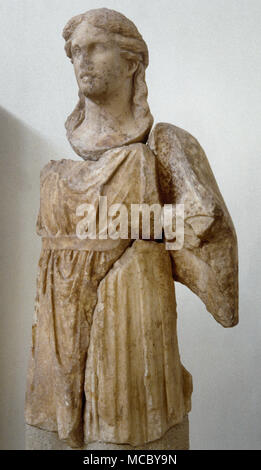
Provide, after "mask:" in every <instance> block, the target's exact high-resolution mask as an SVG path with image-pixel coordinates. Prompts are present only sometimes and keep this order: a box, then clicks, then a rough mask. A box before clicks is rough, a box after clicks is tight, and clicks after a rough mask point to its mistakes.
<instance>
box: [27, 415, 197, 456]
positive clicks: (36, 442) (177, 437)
mask: <svg viewBox="0 0 261 470" xmlns="http://www.w3.org/2000/svg"><path fill="white" fill-rule="evenodd" d="M25 439H26V450H189V420H188V417H187V416H186V417H185V418H184V420H183V422H182V423H180V424H177V425H176V426H173V427H172V428H171V429H170V430H169V431H168V432H166V434H165V435H164V436H163V437H162V438H161V439H158V440H157V441H153V442H149V443H148V444H144V445H143V446H142V447H139V446H137V447H132V446H131V445H129V444H112V443H109V442H98V441H97V442H92V443H89V444H86V445H85V446H84V447H82V448H81V449H71V447H69V446H67V445H66V444H65V443H64V442H62V441H60V440H59V439H58V437H57V433H56V432H50V431H45V430H43V429H39V428H36V427H34V426H29V425H28V424H27V425H26V438H25Z"/></svg>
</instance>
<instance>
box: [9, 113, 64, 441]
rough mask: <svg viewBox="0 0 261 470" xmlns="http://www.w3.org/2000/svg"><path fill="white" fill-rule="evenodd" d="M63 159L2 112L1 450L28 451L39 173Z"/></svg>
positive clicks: (41, 139)
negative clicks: (28, 378)
mask: <svg viewBox="0 0 261 470" xmlns="http://www.w3.org/2000/svg"><path fill="white" fill-rule="evenodd" d="M62 157H63V156H62V155H61V153H59V151H58V149H55V148H54V146H53V145H52V144H49V143H48V142H47V141H46V140H45V139H44V138H43V137H42V136H41V135H39V134H38V133H37V132H35V131H34V129H32V128H30V127H29V126H26V125H25V124H24V123H23V122H21V121H20V120H18V119H17V118H15V117H14V116H13V115H11V114H10V113H8V112H7V111H6V110H5V109H3V108H1V107H0V199H1V224H0V227H1V245H0V279H1V282H0V295H1V311H0V348H1V350H0V372H1V387H0V449H23V448H24V414H23V413H24V394H25V382H26V370H27V361H28V353H29V348H30V344H31V323H32V318H33V305H34V297H35V285H36V271H37V261H38V257H39V252H40V240H39V239H38V237H37V236H36V234H35V224H36V219H37V212H38V207H39V192H40V191H39V177H40V170H41V168H42V167H43V166H44V165H45V164H46V163H47V162H48V161H49V160H51V159H54V160H57V159H60V158H62Z"/></svg>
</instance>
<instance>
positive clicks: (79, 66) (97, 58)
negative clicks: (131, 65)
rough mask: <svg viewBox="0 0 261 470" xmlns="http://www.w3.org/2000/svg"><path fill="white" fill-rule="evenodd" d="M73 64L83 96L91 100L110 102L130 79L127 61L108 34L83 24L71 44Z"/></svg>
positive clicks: (75, 33) (84, 22) (85, 23)
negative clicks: (111, 96) (110, 98)
mask: <svg viewBox="0 0 261 470" xmlns="http://www.w3.org/2000/svg"><path fill="white" fill-rule="evenodd" d="M71 51H72V62H73V66H74V71H75V75H76V80H77V83H78V86H79V88H80V90H81V92H82V93H83V94H84V96H86V97H88V98H90V99H94V100H95V99H107V98H108V97H109V96H110V95H111V94H113V93H114V94H115V93H117V89H119V87H121V86H122V84H123V82H124V81H125V80H126V78H127V77H128V75H129V73H128V72H129V70H128V61H127V60H126V59H125V58H123V57H122V56H121V53H120V48H119V47H118V45H117V44H115V42H113V41H112V40H111V38H110V37H109V35H108V34H106V32H103V31H102V30H101V29H98V28H95V27H94V26H92V25H90V24H89V23H88V22H87V21H83V22H82V23H80V25H79V26H78V27H77V28H76V30H75V32H74V33H73V37H72V44H71Z"/></svg>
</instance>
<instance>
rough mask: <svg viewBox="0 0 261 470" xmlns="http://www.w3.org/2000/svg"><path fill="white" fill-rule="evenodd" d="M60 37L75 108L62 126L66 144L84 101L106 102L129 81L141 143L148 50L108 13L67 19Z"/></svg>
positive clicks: (148, 119) (146, 122) (146, 117)
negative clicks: (68, 64)
mask: <svg viewBox="0 0 261 470" xmlns="http://www.w3.org/2000/svg"><path fill="white" fill-rule="evenodd" d="M63 37H64V39H65V41H66V44H65V51H66V54H67V56H68V57H69V58H70V59H71V61H72V63H73V66H74V71H75V75H76V79H77V83H78V86H79V101H78V104H77V106H76V107H75V109H74V111H73V112H72V114H70V116H69V117H68V118H67V121H66V123H65V127H66V130H67V137H68V139H69V141H71V137H72V133H73V132H74V130H75V129H77V128H78V127H79V126H80V124H81V123H82V122H83V120H84V118H85V99H86V98H89V99H91V100H93V101H95V102H97V103H99V102H102V101H103V100H106V99H107V100H109V99H110V96H111V95H112V94H113V93H114V94H115V93H117V90H118V89H119V88H120V87H121V86H123V85H124V83H125V82H126V80H131V88H132V89H131V96H130V99H131V109H132V113H133V116H134V119H135V120H137V122H139V127H140V128H142V129H143V140H146V138H147V135H148V133H149V131H150V128H151V126H152V123H153V118H152V115H151V113H150V110H149V106H148V103H147V86H146V82H145V69H146V67H147V66H148V62H149V59H148V48H147V45H146V43H145V41H144V40H143V38H142V36H141V34H140V33H139V31H138V30H137V28H136V26H135V25H134V24H133V23H132V21H130V20H129V19H127V18H126V17H125V16H124V15H122V14H121V13H118V12H116V11H114V10H108V9H106V8H100V9H97V10H90V11H87V12H86V13H83V14H81V15H77V16H75V17H73V18H71V19H70V20H69V22H68V23H67V24H66V26H65V28H64V30H63ZM76 151H77V150H76ZM77 153H79V152H77Z"/></svg>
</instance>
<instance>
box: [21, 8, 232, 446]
mask: <svg viewBox="0 0 261 470" xmlns="http://www.w3.org/2000/svg"><path fill="white" fill-rule="evenodd" d="M63 35H64V38H65V40H66V46H65V48H66V52H67V55H68V56H69V57H70V58H71V60H72V63H73V66H74V71H75V75H76V79H77V83H78V86H79V102H78V104H77V106H76V108H75V110H74V111H73V113H72V114H71V115H70V116H69V118H68V119H67V121H66V128H67V136H68V139H69V141H70V143H71V145H72V147H73V149H74V150H75V151H76V152H77V153H78V154H79V155H80V156H82V157H83V159H84V161H83V162H78V161H73V160H60V161H51V162H50V163H49V164H47V165H46V166H45V167H44V169H43V171H42V172H41V202H40V211H39V217H38V223H37V231H38V234H39V235H40V236H41V237H42V239H43V246H42V252H41V255H40V260H39V270H38V280H37V295H36V303H35V321H34V324H33V330H32V352H31V358H30V364H29V370H28V382H27V394H26V406H25V417H26V422H27V423H28V425H32V426H35V427H36V428H35V430H34V431H33V430H32V429H31V428H30V427H29V428H28V429H29V431H28V434H27V441H28V442H30V443H29V444H27V445H28V448H36V447H35V446H38V445H39V446H41V445H43V446H45V447H44V448H49V447H48V446H50V448H59V446H60V445H61V446H70V447H72V448H81V447H82V446H83V445H87V446H89V445H90V446H91V447H87V448H90V449H92V448H93V449H97V448H108V449H113V448H116V447H117V446H121V447H120V448H126V449H127V448H131V447H128V446H136V448H141V449H146V448H156V447H148V446H151V445H152V446H154V444H151V443H153V442H155V441H158V444H157V445H159V446H163V445H164V446H166V447H158V448H173V449H176V448H179V447H177V446H182V448H183V447H184V448H188V424H187V421H185V422H184V421H183V420H184V417H185V416H187V413H188V412H189V411H190V407H191V393H192V379H191V375H190V374H189V372H188V371H186V369H185V368H184V367H183V365H182V363H181V360H180V356H179V351H178V343H177V331H176V317H177V312H176V301H175V288H174V283H173V280H175V281H179V282H182V283H183V284H185V285H186V286H187V287H188V288H189V289H191V290H192V291H193V292H195V293H196V294H197V295H198V296H199V297H200V298H201V299H202V301H203V302H204V303H205V305H206V308H207V310H208V311H209V312H210V313H211V314H212V315H213V317H214V318H215V319H216V320H217V321H218V322H219V323H221V324H222V325H223V326H224V327H232V326H234V325H236V323H237V321H238V281H237V276H238V272H237V262H238V261H237V240H236V234H235V230H234V227H233V223H232V221H231V218H230V216H229V213H228V211H227V208H226V206H225V203H224V201H223V198H222V196H221V194H220V192H219V189H218V186H217V183H216V181H215V178H214V176H213V173H212V171H211V169H210V166H209V163H208V160H207V158H206V156H205V154H204V152H203V150H202V148H201V147H200V145H199V144H198V142H197V141H196V140H195V139H194V138H193V137H192V136H191V135H190V134H188V133H187V132H186V131H184V130H182V129H179V128H177V127H175V126H172V125H170V124H164V123H160V124H157V125H156V126H155V127H154V128H153V129H152V130H151V127H152V116H151V114H150V111H149V106H148V103H147V87H146V82H145V69H146V67H147V65H148V50H147V46H146V44H145V42H144V40H143V39H142V37H141V35H140V33H139V32H138V31H137V28H136V27H135V25H134V24H133V23H132V22H130V21H129V20H128V19H127V18H125V17H124V16H123V15H121V14H119V13H117V12H114V11H112V10H107V9H100V10H92V11H90V12H87V13H86V14H83V15H79V16H77V17H75V18H73V19H72V20H70V21H69V22H68V24H67V25H66V27H65V29H64V33H63ZM100 196H106V197H107V200H108V205H111V204H115V203H120V204H122V203H124V204H125V205H126V208H127V211H128V212H129V211H130V207H131V204H141V203H143V204H149V205H151V204H159V205H160V206H161V207H162V206H163V205H164V204H177V203H179V204H184V210H185V235H184V246H183V248H182V249H180V250H177V251H174V250H173V251H171V250H170V251H168V250H166V249H165V243H167V242H166V240H165V239H163V240H162V241H161V243H158V242H156V241H154V239H153V232H152V231H151V232H150V234H149V238H148V239H147V240H142V239H141V238H142V237H141V233H139V238H140V239H139V240H136V241H134V240H133V239H132V238H131V236H130V231H128V237H127V239H122V240H119V242H116V243H115V240H111V239H108V240H80V239H79V238H77V236H76V226H77V223H78V222H79V216H78V215H77V207H78V206H79V205H81V204H84V203H90V204H93V206H94V207H95V210H96V213H98V200H99V197H100ZM129 220H130V219H129ZM128 228H129V229H130V227H128ZM151 228H152V226H151ZM180 310H181V312H182V306H181V307H180ZM181 423H183V424H181ZM179 425H180V426H181V427H178V428H176V426H179ZM37 427H39V428H41V429H42V430H41V431H39V430H38V429H37ZM43 429H44V430H45V431H44V430H43ZM174 429H175V431H174ZM177 429H178V431H177V433H176V430H177ZM49 431H54V432H55V433H51V434H49ZM37 433H38V434H37ZM44 433H45V434H44ZM56 433H58V437H59V439H60V441H63V444H58V441H57V440H55V439H56ZM173 433H174V434H175V436H174V434H173ZM48 436H49V437H48ZM50 436H52V438H50ZM167 436H168V437H167ZM165 437H166V439H165ZM34 439H35V443H33V442H32V441H33V440H34ZM172 440H174V444H173V443H172ZM40 441H41V442H42V444H40V443H39V442H40ZM93 441H94V442H95V444H90V442H93ZM97 442H99V443H100V444H97ZM84 443H85V444H84ZM92 445H93V446H94V447H92ZM55 446H56V447H55ZM97 446H98V447H97ZM99 446H100V447H99ZM115 446H116V447H115ZM122 446H123V447H122ZM125 446H126V447H125ZM168 446H170V447H168ZM175 446H176V447H175ZM85 448H86V447H85ZM117 448H118V447H117Z"/></svg>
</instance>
